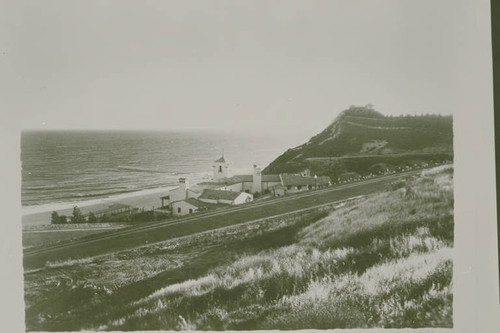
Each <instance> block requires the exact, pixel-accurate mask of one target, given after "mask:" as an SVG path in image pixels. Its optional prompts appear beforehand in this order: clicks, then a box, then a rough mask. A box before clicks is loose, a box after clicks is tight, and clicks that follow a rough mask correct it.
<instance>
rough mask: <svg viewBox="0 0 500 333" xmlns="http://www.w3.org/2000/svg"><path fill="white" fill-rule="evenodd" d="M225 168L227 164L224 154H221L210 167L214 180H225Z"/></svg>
mask: <svg viewBox="0 0 500 333" xmlns="http://www.w3.org/2000/svg"><path fill="white" fill-rule="evenodd" d="M227 167H228V164H227V162H226V159H225V158H224V154H222V156H221V157H220V158H219V159H218V160H215V161H214V165H213V166H212V168H213V171H214V180H217V179H222V178H227Z"/></svg>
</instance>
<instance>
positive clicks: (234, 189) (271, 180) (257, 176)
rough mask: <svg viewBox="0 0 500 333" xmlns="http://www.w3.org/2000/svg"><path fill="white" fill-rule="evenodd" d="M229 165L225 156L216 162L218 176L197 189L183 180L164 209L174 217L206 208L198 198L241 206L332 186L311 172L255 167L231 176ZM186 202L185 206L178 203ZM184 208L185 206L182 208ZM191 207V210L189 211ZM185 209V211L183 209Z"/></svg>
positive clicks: (163, 199)
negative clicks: (268, 195) (268, 171)
mask: <svg viewBox="0 0 500 333" xmlns="http://www.w3.org/2000/svg"><path fill="white" fill-rule="evenodd" d="M228 165H229V164H228V163H227V161H226V159H225V157H224V155H222V156H221V157H220V158H219V159H217V160H215V161H214V165H213V169H214V170H213V171H214V177H213V179H212V180H211V181H208V182H202V183H199V184H197V185H195V186H191V187H190V186H189V185H188V180H187V179H186V178H180V179H179V187H177V188H175V189H172V190H170V191H169V193H168V195H165V196H162V197H161V200H162V207H170V209H171V211H172V214H175V215H178V214H181V213H179V212H177V210H179V207H180V210H181V211H184V210H185V209H188V213H186V214H189V209H191V210H192V211H193V212H194V211H197V210H200V209H202V207H198V208H195V206H196V203H197V201H193V200H188V199H196V200H198V201H201V202H204V203H207V204H213V205H217V204H226V205H239V204H243V203H247V202H250V201H253V194H256V193H258V194H261V193H266V192H271V193H274V195H285V194H287V193H295V192H301V191H308V190H312V189H318V188H321V187H325V186H330V185H331V184H332V182H331V180H330V177H327V176H320V177H317V176H314V177H312V176H310V172H309V170H306V171H304V172H303V173H301V174H271V175H263V174H262V172H261V169H260V168H258V167H257V166H256V165H254V166H253V174H251V175H235V176H232V177H228V176H227V169H228ZM180 201H183V203H179V204H176V203H177V202H180ZM182 205H184V206H185V207H184V206H182ZM189 205H190V207H191V208H187V207H188V206H189ZM183 209H184V210H183Z"/></svg>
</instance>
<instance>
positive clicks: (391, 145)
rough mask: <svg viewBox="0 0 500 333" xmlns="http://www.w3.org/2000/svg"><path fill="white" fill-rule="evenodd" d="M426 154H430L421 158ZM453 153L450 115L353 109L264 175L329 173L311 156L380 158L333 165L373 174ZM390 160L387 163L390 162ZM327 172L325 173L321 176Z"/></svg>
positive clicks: (346, 111)
mask: <svg viewBox="0 0 500 333" xmlns="http://www.w3.org/2000/svg"><path fill="white" fill-rule="evenodd" d="M402 153H404V154H408V153H419V154H421V155H420V156H417V155H415V156H412V157H408V156H404V157H403V158H400V159H397V160H395V159H394V156H392V157H391V158H389V157H388V156H389V155H394V154H402ZM422 153H426V154H427V155H422ZM452 153H453V128H452V118H451V116H440V115H425V116H399V117H392V116H391V117H388V116H384V115H382V114H381V113H380V112H377V111H375V110H373V109H371V108H370V107H351V108H350V109H348V110H345V111H342V112H341V113H340V115H339V116H338V117H337V118H336V119H335V120H334V121H333V123H332V124H330V125H329V126H328V127H327V128H326V129H325V130H323V131H322V132H321V133H319V134H318V135H316V136H314V137H313V138H311V139H310V140H309V141H308V142H307V143H305V144H303V145H301V146H298V147H295V148H292V149H289V150H287V151H286V152H285V153H283V154H282V155H281V156H279V157H278V158H277V159H276V160H274V161H273V162H272V163H271V164H270V165H269V166H268V167H267V168H266V169H265V170H264V171H263V172H264V173H280V172H297V171H300V170H303V169H304V168H312V169H316V171H317V172H318V173H319V174H328V175H330V176H334V177H335V176H336V175H332V174H331V173H329V172H328V171H327V170H322V169H321V167H318V165H317V164H316V163H315V162H311V161H310V160H308V159H310V158H318V157H346V156H347V157H349V156H351V157H357V156H364V155H369V156H373V155H378V156H379V157H377V158H376V160H377V161H378V162H377V161H375V160H374V161H370V160H366V159H365V160H364V161H361V160H358V159H355V160H352V161H350V165H345V163H344V161H341V162H337V163H333V164H330V166H329V167H330V168H331V169H332V168H333V169H335V170H336V171H335V172H336V173H339V174H340V173H342V172H352V171H354V170H353V169H357V170H358V171H357V172H360V173H361V174H363V173H369V171H370V170H369V168H370V167H371V166H372V165H374V164H376V163H380V160H382V162H383V163H389V164H390V166H393V167H397V166H401V165H404V164H405V163H409V162H413V161H415V162H429V161H431V162H435V161H439V162H442V161H444V160H446V159H448V160H450V159H451V158H450V156H451V155H452ZM385 157H387V158H388V159H387V160H386V159H385ZM322 171H323V172H322Z"/></svg>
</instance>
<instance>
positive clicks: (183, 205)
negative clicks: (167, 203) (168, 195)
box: [172, 198, 211, 216]
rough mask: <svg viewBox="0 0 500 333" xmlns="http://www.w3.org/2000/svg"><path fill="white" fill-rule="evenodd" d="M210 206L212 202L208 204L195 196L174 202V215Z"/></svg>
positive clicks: (186, 213) (205, 208) (194, 211)
mask: <svg viewBox="0 0 500 333" xmlns="http://www.w3.org/2000/svg"><path fill="white" fill-rule="evenodd" d="M210 207H211V205H210V204H207V203H205V202H203V201H200V200H197V199H195V198H187V199H184V200H180V201H175V202H173V203H172V215H175V216H182V215H189V214H193V213H196V212H199V211H204V210H207V209H209V208H210Z"/></svg>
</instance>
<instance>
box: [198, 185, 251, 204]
mask: <svg viewBox="0 0 500 333" xmlns="http://www.w3.org/2000/svg"><path fill="white" fill-rule="evenodd" d="M198 200H199V201H203V202H206V203H211V204H226V205H241V204H244V203H248V202H251V201H253V195H251V194H249V193H245V192H236V191H226V190H210V189H207V190H204V191H203V192H202V193H201V195H200V196H199V197H198Z"/></svg>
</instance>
